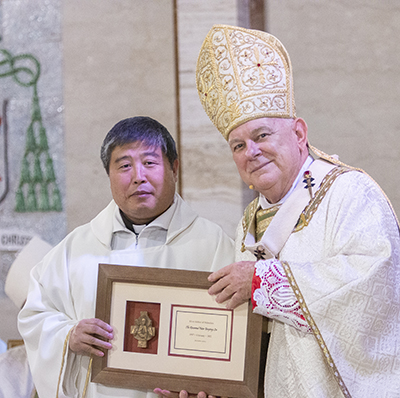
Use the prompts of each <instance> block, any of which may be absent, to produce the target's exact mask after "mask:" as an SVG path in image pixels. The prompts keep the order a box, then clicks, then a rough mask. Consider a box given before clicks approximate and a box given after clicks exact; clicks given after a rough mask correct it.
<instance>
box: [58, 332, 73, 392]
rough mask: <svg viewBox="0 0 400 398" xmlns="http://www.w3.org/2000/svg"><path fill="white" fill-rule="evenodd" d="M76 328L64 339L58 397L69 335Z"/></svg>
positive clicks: (69, 333)
mask: <svg viewBox="0 0 400 398" xmlns="http://www.w3.org/2000/svg"><path fill="white" fill-rule="evenodd" d="M73 329H74V328H71V329H70V331H69V332H68V334H67V337H66V338H65V341H64V347H63V352H62V361H61V368H60V375H59V376H58V383H57V393H56V398H58V396H59V395H58V392H59V390H60V384H61V376H62V372H63V369H64V365H65V355H66V352H67V349H68V342H69V337H70V336H71V333H72V330H73Z"/></svg>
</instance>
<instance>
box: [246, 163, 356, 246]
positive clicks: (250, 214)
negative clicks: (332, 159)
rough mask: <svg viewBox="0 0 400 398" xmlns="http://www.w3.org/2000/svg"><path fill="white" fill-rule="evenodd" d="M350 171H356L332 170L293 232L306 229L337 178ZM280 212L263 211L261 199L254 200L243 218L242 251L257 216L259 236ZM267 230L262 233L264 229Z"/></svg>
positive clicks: (336, 168) (276, 209) (275, 208)
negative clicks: (260, 203) (259, 222)
mask: <svg viewBox="0 0 400 398" xmlns="http://www.w3.org/2000/svg"><path fill="white" fill-rule="evenodd" d="M350 170H354V169H352V168H350V167H345V166H339V167H335V168H334V169H333V170H331V171H330V172H329V173H328V174H327V175H326V176H325V177H324V179H323V180H322V182H321V186H320V187H319V188H318V190H317V192H316V193H315V195H314V197H313V199H312V200H311V201H310V203H309V204H308V205H307V206H306V207H305V209H304V210H303V211H302V213H301V214H300V217H299V220H298V221H297V224H296V226H295V228H294V230H293V232H298V231H301V230H302V229H303V228H304V227H306V226H307V225H308V224H309V223H310V221H311V219H312V217H313V215H314V214H315V212H316V211H317V209H318V206H319V205H320V203H321V202H322V200H323V199H324V197H325V195H326V193H327V192H328V190H329V188H330V187H331V186H332V184H333V183H334V181H335V180H336V178H337V177H339V176H340V175H341V174H343V173H345V172H348V171H350ZM278 210H279V206H273V207H271V208H269V209H265V210H262V209H260V205H259V198H256V199H254V200H253V201H252V202H251V203H250V204H249V205H248V206H247V207H246V209H245V211H244V214H243V218H242V226H243V238H242V246H241V250H242V252H244V251H245V250H246V248H245V243H244V241H245V238H246V235H247V233H248V232H249V230H250V228H251V227H252V225H254V221H255V218H256V216H257V221H261V225H257V227H256V230H257V231H256V233H257V235H256V236H258V235H259V234H260V233H261V235H262V233H263V232H264V231H265V229H266V228H267V227H268V225H269V223H270V222H271V220H272V217H273V216H274V215H275V214H276V213H277V211H278ZM258 212H261V213H260V216H259V215H258ZM262 226H263V227H265V229H264V230H263V231H262V229H263V228H261V227H262Z"/></svg>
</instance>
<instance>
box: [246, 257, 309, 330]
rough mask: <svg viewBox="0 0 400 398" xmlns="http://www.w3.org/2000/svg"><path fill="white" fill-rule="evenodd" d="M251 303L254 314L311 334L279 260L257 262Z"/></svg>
mask: <svg viewBox="0 0 400 398" xmlns="http://www.w3.org/2000/svg"><path fill="white" fill-rule="evenodd" d="M252 301H253V308H254V312H255V313H256V314H260V315H263V316H265V317H268V318H272V319H276V320H278V321H281V322H284V323H286V324H288V325H290V326H293V327H295V328H296V329H299V330H301V331H302V332H305V333H310V332H311V329H310V327H309V326H308V324H307V321H306V320H305V318H304V316H303V313H302V311H301V308H300V305H299V303H298V301H297V298H296V296H295V294H294V293H293V290H292V288H291V287H290V284H289V282H288V280H287V278H286V275H285V271H284V270H283V267H282V264H281V263H280V261H279V260H277V259H269V260H260V261H257V263H256V266H255V272H254V278H253V292H252Z"/></svg>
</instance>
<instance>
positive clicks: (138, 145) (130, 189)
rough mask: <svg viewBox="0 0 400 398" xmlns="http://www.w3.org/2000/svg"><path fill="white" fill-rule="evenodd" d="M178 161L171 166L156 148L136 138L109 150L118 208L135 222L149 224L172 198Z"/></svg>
mask: <svg viewBox="0 0 400 398" xmlns="http://www.w3.org/2000/svg"><path fill="white" fill-rule="evenodd" d="M177 171H178V160H175V162H174V164H173V167H172V168H171V165H170V163H169V161H168V159H167V158H166V156H165V155H164V154H163V153H162V151H161V148H159V147H149V146H148V145H146V144H144V143H142V142H140V141H136V142H132V143H129V144H126V145H122V146H118V147H116V148H115V149H114V150H113V152H112V153H111V160H110V172H109V177H110V186H111V192H112V196H113V198H114V200H115V203H116V204H117V205H118V207H119V208H120V209H121V210H122V211H123V212H124V213H125V215H126V216H127V217H128V218H129V219H130V220H131V221H132V222H133V223H134V224H138V225H140V224H148V223H149V222H151V221H152V220H154V219H155V218H156V217H158V216H159V215H160V214H162V213H164V211H165V210H167V209H168V208H169V207H170V206H171V204H172V202H173V199H174V194H175V183H176V181H177Z"/></svg>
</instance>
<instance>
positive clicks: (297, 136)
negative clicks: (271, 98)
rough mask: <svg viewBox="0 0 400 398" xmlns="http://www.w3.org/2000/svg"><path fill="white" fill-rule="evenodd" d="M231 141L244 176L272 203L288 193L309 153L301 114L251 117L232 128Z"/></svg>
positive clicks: (240, 171)
mask: <svg viewBox="0 0 400 398" xmlns="http://www.w3.org/2000/svg"><path fill="white" fill-rule="evenodd" d="M228 142H229V146H230V148H231V151H232V155H233V160H234V161H235V163H236V166H237V168H238V171H239V174H240V176H241V177H242V180H243V181H244V182H245V183H246V184H247V185H249V186H250V185H253V187H254V189H255V190H257V191H258V192H260V193H262V194H263V195H264V196H265V197H266V198H267V200H268V201H269V202H270V203H276V202H278V201H279V200H280V199H282V198H283V197H284V196H285V195H286V193H287V192H288V191H289V189H290V188H291V186H292V184H293V182H294V180H295V179H296V177H297V175H298V173H299V171H300V169H301V167H302V165H303V163H304V162H305V160H306V159H307V156H308V149H307V125H306V123H305V122H304V120H303V119H300V118H298V119H295V120H294V119H281V118H260V119H255V120H251V121H248V122H246V123H243V124H242V125H240V126H239V127H237V128H236V129H234V130H232V132H231V133H230V135H229V140H228Z"/></svg>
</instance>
